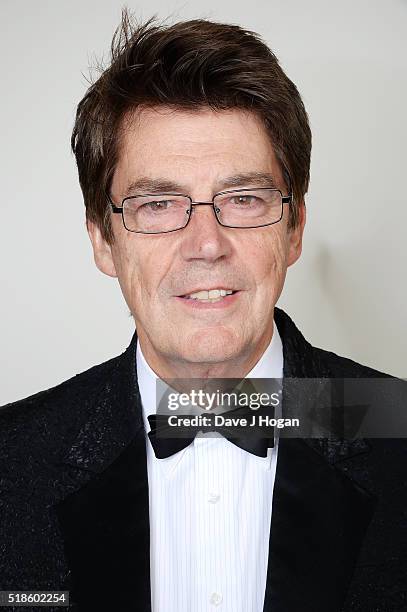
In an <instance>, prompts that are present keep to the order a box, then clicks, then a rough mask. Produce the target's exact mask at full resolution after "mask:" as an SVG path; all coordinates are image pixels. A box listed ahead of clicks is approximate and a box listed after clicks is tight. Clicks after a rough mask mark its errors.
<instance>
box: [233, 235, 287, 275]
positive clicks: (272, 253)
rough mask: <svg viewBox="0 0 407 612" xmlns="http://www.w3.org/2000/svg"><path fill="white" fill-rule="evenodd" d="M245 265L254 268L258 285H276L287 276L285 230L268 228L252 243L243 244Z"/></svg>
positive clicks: (253, 271)
mask: <svg viewBox="0 0 407 612" xmlns="http://www.w3.org/2000/svg"><path fill="white" fill-rule="evenodd" d="M241 252H242V255H243V265H245V266H248V265H249V266H250V267H251V269H252V274H253V280H254V281H255V283H256V285H267V286H270V285H274V284H276V282H277V284H278V283H279V281H280V280H281V279H283V278H284V276H285V271H286V269H287V258H288V241H287V238H286V235H285V233H284V232H282V231H279V230H276V229H274V228H268V231H267V233H266V232H264V233H262V234H259V235H258V236H257V237H255V239H254V241H251V244H250V245H246V246H245V247H243V246H242V251H241Z"/></svg>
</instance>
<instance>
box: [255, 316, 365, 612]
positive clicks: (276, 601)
mask: <svg viewBox="0 0 407 612" xmlns="http://www.w3.org/2000/svg"><path fill="white" fill-rule="evenodd" d="M275 320H276V323H277V326H278V329H279V332H280V335H281V338H282V342H283V350H284V377H285V378H289V377H295V378H301V377H309V378H315V377H324V376H329V375H330V373H329V372H327V371H326V370H324V367H323V364H318V363H316V362H315V356H314V355H312V354H311V353H312V351H313V349H312V347H311V345H309V344H308V343H307V342H306V341H305V339H304V338H303V336H302V335H301V334H300V332H299V331H298V330H297V328H296V327H295V326H294V324H293V323H292V321H291V320H290V319H289V317H287V315H285V314H284V313H283V312H282V311H279V310H278V309H276V312H275ZM304 401H306V398H304ZM284 410H287V412H288V413H289V414H293V412H292V408H291V407H290V406H288V405H287V403H286V401H285V397H284V392H283V411H284ZM326 442H327V441H326V440H324V441H321V445H319V444H318V442H317V441H316V440H303V439H288V438H281V439H280V440H279V448H278V461H277V470H276V479H275V484H274V493H273V509H272V518H271V531H270V549H269V563H268V572H267V584H266V594H265V602H264V612H297V611H299V610H303V609H312V610H313V612H325V611H326V610H327V609H328V608H329V611H330V612H337V611H338V612H339V611H340V610H341V607H342V605H343V602H344V599H345V597H346V593H347V590H348V587H349V583H350V580H351V577H352V574H353V570H354V566H355V563H356V560H357V557H358V554H359V550H360V546H361V543H362V540H363V538H364V535H365V532H366V529H367V527H368V525H369V523H370V520H371V518H372V515H373V512H374V508H375V506H376V498H375V497H374V496H373V495H371V494H370V493H369V492H367V491H365V490H364V489H362V488H361V487H360V486H358V485H357V484H356V483H355V482H353V481H352V480H351V479H350V478H348V477H347V476H345V475H344V474H343V472H342V471H341V470H340V469H338V467H336V465H335V464H336V463H337V462H338V461H340V462H341V465H342V466H344V467H345V469H346V462H347V461H348V460H349V459H351V458H352V457H354V456H355V455H356V454H358V455H360V454H365V453H367V452H369V446H368V445H367V444H366V443H365V442H364V441H361V440H358V441H356V442H355V444H353V445H352V444H350V445H349V444H348V445H346V442H343V441H336V440H332V441H330V442H331V443H330V444H326ZM324 443H325V444H324Z"/></svg>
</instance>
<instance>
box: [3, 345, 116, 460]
mask: <svg viewBox="0 0 407 612" xmlns="http://www.w3.org/2000/svg"><path fill="white" fill-rule="evenodd" d="M120 359H121V356H119V357H114V358H113V359H110V360H108V361H106V362H104V363H101V364H99V365H96V366H93V367H92V368H90V369H88V370H86V371H85V372H82V373H80V374H77V375H76V376H73V377H72V378H70V379H68V380H66V381H64V382H62V383H60V384H59V385H57V386H55V387H52V388H50V389H47V390H44V391H40V392H39V393H36V394H35V395H32V396H30V397H27V398H25V399H22V400H19V401H17V402H12V403H9V404H6V405H5V406H2V407H0V469H2V470H3V468H4V469H6V470H7V471H8V468H7V466H8V465H13V462H14V461H15V462H17V463H19V462H20V461H22V460H24V461H25V462H26V463H28V461H29V462H30V463H31V464H35V463H36V462H37V461H39V460H41V457H43V456H44V455H45V454H46V456H47V458H48V460H49V458H50V457H54V458H55V460H57V458H58V456H59V455H60V454H61V453H62V452H63V450H64V448H65V447H66V445H68V444H69V442H70V440H73V439H74V437H75V435H76V433H77V431H78V429H79V427H80V424H81V423H82V422H83V420H84V419H86V416H87V415H88V413H89V411H90V410H91V409H92V405H93V404H94V402H95V399H96V398H97V397H98V396H99V395H100V393H101V392H102V390H103V389H104V388H105V387H106V385H108V384H109V380H111V378H112V376H113V375H114V371H115V369H117V368H118V367H119V363H120ZM45 450H46V453H45V452H44V451H45ZM10 462H11V463H10Z"/></svg>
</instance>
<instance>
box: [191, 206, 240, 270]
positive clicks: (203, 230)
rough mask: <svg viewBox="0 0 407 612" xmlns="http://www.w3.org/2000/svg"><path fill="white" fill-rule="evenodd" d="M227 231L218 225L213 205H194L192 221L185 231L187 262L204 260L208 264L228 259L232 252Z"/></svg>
mask: <svg viewBox="0 0 407 612" xmlns="http://www.w3.org/2000/svg"><path fill="white" fill-rule="evenodd" d="M203 204H205V205H203ZM227 231H228V229H227V228H225V227H223V226H221V225H220V224H219V223H218V220H217V219H216V216H215V212H214V209H213V206H212V204H209V203H208V205H206V202H205V203H204V202H198V203H197V205H194V204H193V205H192V209H191V219H190V220H189V223H188V225H187V227H186V228H185V229H184V230H183V241H182V244H181V254H182V256H183V257H184V259H186V260H202V261H206V262H208V263H213V262H215V261H217V260H218V259H221V258H224V257H227V256H228V255H230V253H231V250H232V245H231V242H230V236H228V235H227ZM229 231H232V230H229Z"/></svg>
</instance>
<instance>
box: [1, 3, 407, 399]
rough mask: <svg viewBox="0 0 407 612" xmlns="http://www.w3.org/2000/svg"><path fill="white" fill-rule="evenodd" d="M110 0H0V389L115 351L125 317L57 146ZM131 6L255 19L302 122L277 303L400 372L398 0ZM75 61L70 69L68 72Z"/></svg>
mask: <svg viewBox="0 0 407 612" xmlns="http://www.w3.org/2000/svg"><path fill="white" fill-rule="evenodd" d="M121 6H122V5H121V3H120V2H116V1H113V0H104V1H103V2H102V1H100V0H87V1H85V2H83V0H82V1H79V0H75V1H72V0H69V1H68V0H59V1H57V2H55V1H51V0H49V1H44V0H36V1H33V2H27V1H22V0H20V1H17V0H1V3H0V22H1V24H2V25H1V36H0V57H1V58H2V70H1V81H2V96H1V99H0V105H1V113H0V121H1V139H2V147H1V166H0V167H1V212H2V224H1V227H2V232H1V238H2V239H1V264H2V275H1V317H0V326H1V343H2V351H1V353H2V364H1V387H0V389H1V390H0V403H5V402H7V401H12V400H15V399H18V398H21V397H24V396H26V395H28V394H31V393H34V392H36V391H38V390H40V389H43V388H47V387H50V386H53V385H55V384H57V383H59V382H61V381H62V380H64V379H66V378H68V377H70V376H73V375H74V374H76V373H78V372H80V371H82V370H84V369H86V368H88V367H90V366H92V365H94V364H96V363H99V362H101V361H104V360H105V359H108V358H110V357H112V356H114V355H116V354H118V353H120V352H121V351H122V350H124V348H125V347H126V346H127V344H128V342H129V341H130V338H131V334H132V329H133V321H132V319H131V318H130V317H129V314H128V310H127V307H126V305H125V303H124V300H123V298H122V297H121V294H120V290H119V286H118V284H117V281H116V280H114V279H110V278H108V277H105V276H103V275H102V274H101V273H99V272H98V271H97V269H96V268H95V267H94V264H93V260H92V254H91V248H90V243H89V241H88V237H87V234H86V231H85V225H84V210H83V203H82V196H81V192H80V189H79V186H78V182H77V176H76V168H75V164H74V160H73V158H72V156H71V154H70V150H69V139H70V132H71V128H72V124H73V118H74V112H75V106H76V104H77V102H78V101H79V100H80V98H81V97H82V95H83V94H84V92H85V89H86V87H87V82H86V79H85V77H84V75H86V76H87V75H88V74H89V66H91V65H92V64H94V63H95V56H96V57H99V58H100V57H101V55H102V54H104V55H105V57H106V56H107V52H108V49H109V44H110V39H111V35H112V33H113V30H114V28H115V27H116V26H117V24H118V22H119V18H120V10H121ZM128 7H129V8H130V9H133V10H135V11H136V12H137V14H138V15H139V16H140V17H144V18H147V17H150V16H151V15H152V13H154V12H156V13H158V14H159V16H162V17H165V16H169V15H172V18H173V19H174V20H175V19H177V18H192V17H207V18H211V19H215V20H218V21H227V22H234V23H238V24H241V25H243V26H245V27H248V28H250V29H253V30H256V31H258V32H259V33H260V34H261V35H262V36H263V37H264V38H265V39H266V41H267V42H268V43H269V44H270V46H271V47H272V49H273V50H274V51H275V52H276V54H277V56H278V57H279V58H280V61H281V63H282V65H283V67H284V69H285V70H286V71H287V73H288V75H289V76H290V78H292V79H293V80H294V81H295V83H296V84H297V86H298V87H299V90H300V92H301V94H302V96H303V99H304V102H305V105H306V107H307V110H308V113H309V116H310V121H311V127H312V130H313V135H314V147H313V157H312V167H311V174H312V179H311V188H310V191H309V195H308V198H307V206H308V226H307V228H306V234H305V243H304V253H303V256H302V258H301V260H300V261H299V262H298V263H297V264H296V265H295V266H294V267H293V268H292V269H290V270H289V273H288V278H287V282H286V287H285V291H284V295H283V297H282V299H281V300H280V303H279V304H280V305H281V306H282V307H283V308H285V309H286V310H287V312H288V313H289V314H290V315H291V316H292V317H293V318H294V320H295V321H296V322H297V324H298V326H299V327H300V329H302V331H303V333H304V334H305V335H306V337H307V338H308V339H309V340H310V341H311V342H313V343H314V344H316V345H318V346H322V347H324V348H327V349H329V350H333V351H335V352H337V353H339V354H342V355H346V356H348V357H351V358H352V359H355V360H357V361H360V362H362V363H365V364H368V365H370V366H373V367H376V368H378V369H380V370H384V371H387V372H390V373H393V374H396V375H399V376H402V377H405V376H407V367H406V363H405V355H406V350H405V349H406V325H405V318H406V312H407V291H406V282H405V278H406V267H407V266H406V264H407V241H406V233H407V206H406V204H407V202H406V195H405V193H406V190H405V186H404V185H405V176H406V153H405V147H406V141H407V138H406V137H407V126H406V120H405V109H406V107H407V106H406V89H407V87H406V74H407V72H406V68H407V66H406V64H407V53H406V51H407V43H406V36H405V32H406V22H407V19H406V18H407V3H406V2H405V1H402V0H382V1H381V2H380V1H379V0H373V1H372V0H343V1H342V2H340V3H333V2H326V1H325V0H309V1H308V2H303V1H302V0H291V1H290V0H267V1H261V2H256V3H253V2H247V1H244V2H242V1H239V2H236V1H235V0H233V1H232V0H222V2H221V3H220V2H219V0H205V2H204V1H203V0H200V1H199V2H194V1H189V2H188V1H187V2H177V1H176V0H173V1H171V2H167V1H164V0H162V1H159V0H142V1H140V2H137V3H133V2H128ZM82 73H83V74H82Z"/></svg>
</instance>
